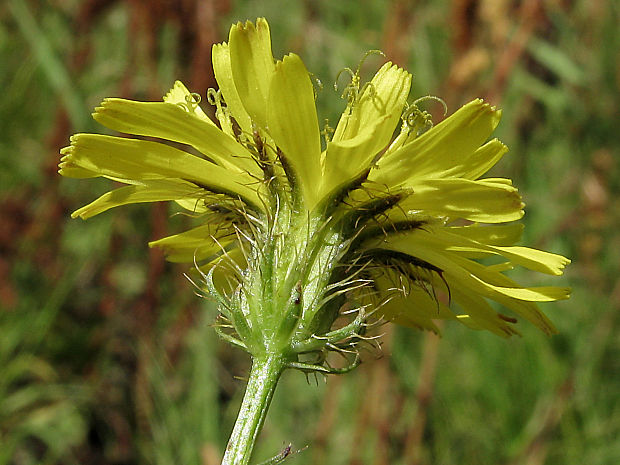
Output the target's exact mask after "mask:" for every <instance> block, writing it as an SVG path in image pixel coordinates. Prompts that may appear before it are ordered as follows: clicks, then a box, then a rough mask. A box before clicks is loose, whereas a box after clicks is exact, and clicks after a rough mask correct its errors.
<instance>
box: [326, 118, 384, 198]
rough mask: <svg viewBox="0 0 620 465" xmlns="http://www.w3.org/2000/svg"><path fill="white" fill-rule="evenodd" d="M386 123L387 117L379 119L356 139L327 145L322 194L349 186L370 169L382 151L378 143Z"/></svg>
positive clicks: (332, 142)
mask: <svg viewBox="0 0 620 465" xmlns="http://www.w3.org/2000/svg"><path fill="white" fill-rule="evenodd" d="M386 121H387V117H383V118H379V119H378V120H377V121H376V122H375V124H374V125H371V126H372V127H368V128H367V130H365V131H362V132H360V133H359V134H358V135H356V136H355V137H353V138H351V139H346V140H343V141H340V142H334V141H331V142H329V143H328V144H327V150H326V152H325V157H324V161H323V179H322V184H323V185H322V188H321V192H322V193H325V194H327V193H329V192H331V191H333V190H334V189H337V187H338V186H340V185H343V184H348V183H349V182H350V181H351V180H353V179H355V178H357V177H358V176H359V175H360V174H361V173H362V172H363V171H365V170H367V169H369V168H370V163H371V161H372V160H373V158H374V157H375V155H377V152H378V151H379V150H381V147H379V146H378V144H377V141H378V140H379V137H378V136H379V133H380V132H381V127H382V126H383V125H384V124H385V123H386Z"/></svg>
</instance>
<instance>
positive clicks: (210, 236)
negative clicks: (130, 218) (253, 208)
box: [149, 224, 236, 263]
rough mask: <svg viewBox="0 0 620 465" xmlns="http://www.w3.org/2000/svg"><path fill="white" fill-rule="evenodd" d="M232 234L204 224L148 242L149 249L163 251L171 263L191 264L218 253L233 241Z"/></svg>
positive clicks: (216, 226)
mask: <svg viewBox="0 0 620 465" xmlns="http://www.w3.org/2000/svg"><path fill="white" fill-rule="evenodd" d="M235 239H236V237H235V235H234V233H232V232H231V231H230V230H227V229H224V228H221V227H219V225H217V224H205V225H202V226H198V227H196V228H193V229H190V230H188V231H185V232H182V233H180V234H175V235H173V236H168V237H164V238H163V239H159V240H156V241H152V242H149V247H157V248H160V249H162V250H163V251H164V253H165V254H166V259H167V260H169V261H171V262H178V263H191V262H193V261H194V260H195V261H200V260H204V259H206V258H209V257H212V256H214V255H216V254H218V253H220V252H221V251H222V250H223V249H222V248H223V247H225V246H226V245H227V244H229V243H231V242H232V241H233V240H235Z"/></svg>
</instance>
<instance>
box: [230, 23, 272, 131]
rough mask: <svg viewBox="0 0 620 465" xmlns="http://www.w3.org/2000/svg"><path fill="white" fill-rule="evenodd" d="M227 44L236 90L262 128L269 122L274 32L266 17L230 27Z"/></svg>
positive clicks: (249, 112) (246, 108) (253, 118)
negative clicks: (254, 22) (272, 37)
mask: <svg viewBox="0 0 620 465" xmlns="http://www.w3.org/2000/svg"><path fill="white" fill-rule="evenodd" d="M228 44H229V47H230V62H231V68H232V75H233V79H234V81H235V87H236V88H237V92H238V93H239V97H240V99H241V102H242V103H243V106H244V107H245V110H246V111H247V113H248V114H249V115H250V116H251V117H252V120H253V121H254V122H255V123H257V124H259V125H260V126H262V127H265V125H266V122H267V111H266V109H267V98H268V96H269V85H270V82H271V77H272V76H273V73H274V71H275V63H274V60H273V55H272V53H271V33H270V31H269V24H267V21H266V20H265V19H264V18H258V19H257V20H256V26H255V25H254V24H252V23H251V22H250V21H246V23H245V24H242V23H237V24H235V25H233V26H232V27H231V28H230V35H229V40H228Z"/></svg>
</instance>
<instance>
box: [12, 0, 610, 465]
mask: <svg viewBox="0 0 620 465" xmlns="http://www.w3.org/2000/svg"><path fill="white" fill-rule="evenodd" d="M257 16H266V17H267V18H268V20H269V22H270V25H271V29H272V37H273V43H274V45H273V48H274V55H275V56H276V57H281V56H282V54H283V53H285V52H287V51H295V52H296V53H298V54H300V55H301V56H302V58H303V59H304V61H305V62H306V64H307V66H308V68H309V69H310V70H311V71H312V72H313V73H314V74H315V75H316V77H318V78H319V79H320V80H321V81H322V82H323V83H324V90H323V91H322V92H321V93H320V95H319V100H318V101H319V107H320V110H321V115H322V116H323V117H328V118H330V121H332V122H333V121H335V118H336V117H337V115H338V112H339V111H341V110H342V108H343V106H344V102H343V101H341V100H340V99H339V98H338V95H339V94H338V93H335V92H334V91H333V90H332V84H333V82H334V79H335V77H336V75H337V73H338V71H339V70H340V69H341V68H343V67H345V66H349V67H352V68H355V67H356V66H357V64H358V62H359V60H360V58H361V57H362V56H363V54H364V53H365V52H366V51H367V50H370V49H377V48H380V49H382V50H383V51H384V52H385V53H386V54H387V55H388V57H389V58H390V59H391V60H393V61H395V62H397V63H399V64H400V65H402V66H405V67H406V68H408V69H409V70H410V71H411V72H412V73H413V75H414V84H413V91H412V95H411V96H412V98H414V97H419V96H422V95H427V94H434V95H439V96H441V97H443V98H444V99H445V101H446V102H447V104H448V106H449V108H450V112H452V111H454V110H455V109H456V108H458V106H459V105H461V104H463V103H465V102H466V101H468V100H469V99H471V98H473V97H478V96H480V97H485V98H487V99H488V100H490V101H491V102H492V103H493V104H497V105H499V106H501V107H502V108H503V110H504V114H503V115H504V116H503V120H502V123H501V125H500V127H499V130H498V133H497V135H498V136H499V137H500V138H501V139H503V141H504V142H505V143H507V144H508V146H509V147H510V148H511V152H510V153H509V155H508V156H506V157H505V158H504V160H503V161H502V162H501V163H500V165H499V167H496V168H495V169H494V171H493V173H492V174H494V175H498V176H499V175H501V176H506V177H512V178H513V179H514V180H515V183H516V184H517V186H519V187H520V189H521V191H522V193H523V195H524V198H525V201H526V203H527V214H526V216H525V218H524V220H523V221H524V222H525V224H526V236H525V238H524V243H526V244H527V245H530V246H535V247H539V248H544V249H547V250H551V251H553V252H556V253H561V254H564V255H567V256H569V257H571V258H572V259H573V264H572V265H571V266H570V267H569V268H568V270H567V273H566V275H565V277H563V278H559V279H555V280H554V284H562V285H564V284H568V285H571V286H572V287H573V297H572V299H571V300H569V301H564V302H559V303H554V304H549V305H547V306H546V307H544V310H546V312H547V314H548V315H549V316H550V317H551V319H552V320H553V321H554V322H555V323H556V324H557V326H558V328H559V329H560V331H561V333H560V335H558V336H554V337H552V338H546V337H545V336H544V335H543V334H542V333H540V332H538V331H536V330H535V329H534V328H530V327H527V326H526V325H520V329H521V330H522V331H523V333H524V337H522V338H513V339H511V340H503V339H499V338H497V337H495V336H493V335H491V334H487V333H477V332H473V331H470V330H467V329H466V328H464V327H462V326H457V325H453V326H446V327H445V328H444V335H443V338H441V339H439V338H437V337H434V336H432V335H427V334H423V333H420V332H413V331H410V330H404V329H402V328H391V327H388V326H386V327H384V328H383V329H384V330H385V335H384V337H383V348H382V350H381V352H375V353H368V354H367V356H366V357H365V363H363V364H362V366H361V367H360V368H358V369H357V370H356V371H355V372H353V373H352V374H350V375H347V376H344V377H330V378H329V379H327V382H324V379H323V378H318V379H315V378H312V377H311V378H309V379H306V377H304V375H303V374H300V373H298V372H290V373H286V374H285V375H284V378H283V380H282V382H281V383H280V386H279V387H278V390H277V392H276V396H275V400H274V403H273V405H272V409H271V412H270V414H269V416H268V419H267V423H266V425H265V428H264V431H263V433H262V436H261V438H260V440H259V445H258V449H257V451H256V454H255V457H256V459H257V460H256V461H257V462H258V461H260V460H264V459H266V458H267V457H270V456H273V455H275V454H276V453H278V452H279V451H281V450H282V449H283V448H285V447H286V446H287V445H288V444H289V443H291V442H292V443H293V445H294V448H295V449H300V448H303V447H305V446H306V445H308V446H309V447H308V448H307V449H306V450H304V451H303V452H301V453H299V454H298V455H295V456H293V457H292V458H290V463H291V464H300V465H301V464H323V463H325V464H334V465H339V464H343V465H344V464H351V465H353V464H356V465H357V464H374V465H380V464H407V465H409V464H434V465H440V464H446V465H448V464H494V465H497V464H503V465H518V464H533V465H536V464H557V465H570V464H589V465H603V464H609V465H612V464H614V465H615V464H617V463H620V440H619V438H620V336H619V335H618V333H619V331H618V330H619V329H620V318H619V308H620V278H619V276H620V269H619V268H620V266H619V265H620V221H619V220H620V199H619V196H618V193H619V191H620V186H619V183H620V172H619V157H620V128H619V126H620V111H619V108H620V94H619V90H618V89H619V88H620V56H619V53H620V52H619V51H620V28H619V27H618V25H619V24H620V3H618V2H617V1H616V0H572V1H571V0H545V1H542V0H541V1H539V0H523V1H511V0H435V1H430V0H426V1H423V0H418V1H414V0H410V1H405V0H384V1H381V0H360V1H344V0H342V1H329V0H306V1H274V0H253V1H250V0H243V1H242V0H177V1H175V0H152V1H147V0H127V1H120V0H81V1H80V0H49V1H34V0H30V1H27V0H4V1H3V2H2V3H0V64H1V65H0V89H1V98H0V253H1V255H0V465H4V464H15V465H27V464H78V463H79V464H82V463H88V464H91V465H98V464H113V465H121V464H122V465H130V464H131V465H133V464H157V465H160V464H161V465H164V464H185V465H189V464H201V465H214V464H218V463H219V459H220V457H221V454H222V452H223V448H224V447H225V443H226V439H227V436H228V434H229V431H230V429H231V427H232V422H233V421H234V418H235V415H236V413H237V408H238V406H239V403H240V397H241V394H242V391H243V387H244V382H243V378H244V376H245V375H246V374H247V369H248V364H249V360H248V357H247V356H246V355H245V354H244V353H241V352H239V351H237V350H236V349H231V348H230V347H228V346H226V345H225V344H224V343H222V342H220V341H219V340H218V339H217V337H216V336H215V334H214V332H213V331H212V330H211V328H210V327H209V325H210V322H211V321H212V319H213V317H214V310H213V308H212V307H211V304H210V303H209V302H206V301H204V300H203V299H200V298H198V297H196V296H195V295H194V291H193V288H192V286H191V285H190V283H189V282H188V281H187V280H186V279H185V278H184V277H183V274H182V273H183V271H184V268H183V267H180V266H174V265H171V264H168V263H165V262H164V261H163V257H162V256H161V254H160V253H159V252H157V251H150V250H149V249H148V247H147V246H146V243H147V241H148V240H150V239H153V238H160V237H162V236H164V235H166V234H167V233H172V232H174V231H178V230H179V229H180V227H181V226H182V224H183V222H184V221H185V219H184V218H180V217H178V216H172V215H171V214H170V211H169V210H168V206H167V205H153V206H133V207H129V208H122V209H118V210H117V211H112V212H109V213H106V214H104V215H101V216H100V217H96V218H94V219H92V220H89V221H87V222H83V221H81V220H71V219H70V218H69V214H70V212H71V211H73V210H74V209H76V208H78V207H79V206H81V205H83V204H85V203H87V202H89V201H91V200H92V199H94V198H95V197H96V196H97V195H99V194H101V193H102V192H104V191H105V190H106V189H107V188H109V187H110V185H109V184H106V182H105V181H100V182H97V181H89V182H81V181H77V180H68V179H61V178H60V177H59V176H58V175H57V174H56V165H57V163H58V160H59V155H58V150H59V149H60V148H61V147H62V146H64V145H66V144H67V142H68V137H69V136H70V135H71V134H72V133H74V132H82V131H101V130H102V128H98V127H97V126H96V124H95V123H94V121H92V120H91V118H90V115H89V112H90V111H91V110H92V108H94V107H95V106H96V105H97V104H98V103H99V102H100V100H101V99H102V98H103V97H108V96H118V97H126V98H134V99H146V100H158V99H160V98H161V95H162V94H163V93H164V92H165V91H166V90H167V89H168V88H169V87H171V85H172V83H173V82H174V80H175V79H181V80H183V81H184V82H185V83H186V84H187V85H188V87H189V88H190V89H191V90H192V91H195V92H199V93H201V94H202V95H203V96H204V94H205V91H206V89H207V88H208V87H211V86H214V85H215V83H214V80H213V75H212V69H211V65H210V56H211V52H210V48H211V45H212V44H213V43H214V42H219V41H222V40H225V39H226V37H227V31H228V28H229V26H230V24H231V22H233V21H237V20H245V19H254V18H256V17H257ZM379 65H380V59H378V58H376V57H371V58H369V59H368V60H367V61H366V63H365V65H364V67H363V69H362V74H363V75H364V76H365V77H366V78H369V77H370V76H372V73H373V72H374V70H375V69H376V68H377V67H378V66H379ZM342 84H343V83H341V85H342ZM431 107H432V105H431ZM433 110H438V109H434V108H433ZM520 278H522V280H523V281H524V282H528V283H530V284H532V285H538V284H547V283H548V281H544V282H543V281H535V279H536V278H534V277H533V276H532V275H531V274H527V273H524V274H523V276H520Z"/></svg>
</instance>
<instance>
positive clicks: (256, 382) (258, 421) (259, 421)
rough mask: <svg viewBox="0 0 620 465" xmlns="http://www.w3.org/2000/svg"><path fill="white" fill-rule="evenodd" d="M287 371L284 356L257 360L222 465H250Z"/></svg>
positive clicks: (253, 362) (271, 355)
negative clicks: (277, 388)
mask: <svg viewBox="0 0 620 465" xmlns="http://www.w3.org/2000/svg"><path fill="white" fill-rule="evenodd" d="M284 367H285V357H284V356H283V355H282V354H269V355H265V356H263V357H256V358H254V359H253V361H252V369H251V370H250V376H249V378H248V384H247V386H246V389H245V394H244V396H243V402H242V403H241V408H240V409H239V414H238V416H237V420H236V422H235V426H234V427H233V431H232V433H231V435H230V439H229V440H228V445H227V446H226V452H225V453H224V458H223V460H222V465H246V464H248V463H249V462H250V458H251V456H252V450H253V449H254V444H255V442H256V438H257V436H258V433H259V432H260V430H261V427H262V426H263V423H264V421H265V417H266V416H267V410H268V409H269V404H270V403H271V399H272V397H273V393H274V391H275V389H276V385H277V383H278V380H279V378H280V375H281V374H282V371H283V370H284Z"/></svg>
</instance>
